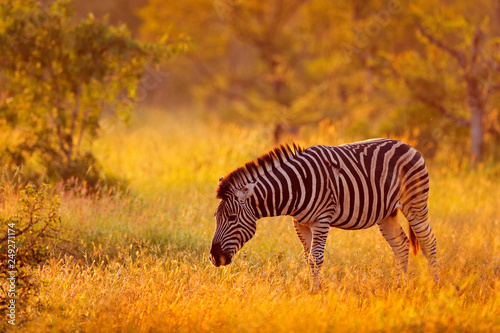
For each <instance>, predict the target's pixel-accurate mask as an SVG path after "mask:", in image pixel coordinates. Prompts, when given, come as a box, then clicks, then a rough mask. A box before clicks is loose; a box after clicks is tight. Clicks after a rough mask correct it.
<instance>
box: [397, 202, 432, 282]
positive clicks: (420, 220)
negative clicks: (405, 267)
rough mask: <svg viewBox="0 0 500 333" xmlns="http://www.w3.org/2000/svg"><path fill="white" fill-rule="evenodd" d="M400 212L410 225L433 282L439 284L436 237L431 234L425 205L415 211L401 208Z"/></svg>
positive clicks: (414, 209)
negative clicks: (429, 268)
mask: <svg viewBox="0 0 500 333" xmlns="http://www.w3.org/2000/svg"><path fill="white" fill-rule="evenodd" d="M402 212H403V214H404V215H405V217H406V219H407V220H408V223H409V224H410V229H411V230H410V233H412V232H413V233H414V236H416V239H417V240H418V243H419V245H420V249H421V250H422V253H423V254H424V256H425V257H426V258H427V260H428V261H429V266H430V267H431V269H432V271H433V275H434V281H435V282H436V283H438V282H439V277H438V273H437V267H436V266H437V264H436V243H437V241H436V236H434V233H433V232H432V228H431V226H430V224H429V218H428V211H427V205H425V206H423V207H421V208H420V209H416V208H414V207H410V208H409V209H405V207H403V208H402Z"/></svg>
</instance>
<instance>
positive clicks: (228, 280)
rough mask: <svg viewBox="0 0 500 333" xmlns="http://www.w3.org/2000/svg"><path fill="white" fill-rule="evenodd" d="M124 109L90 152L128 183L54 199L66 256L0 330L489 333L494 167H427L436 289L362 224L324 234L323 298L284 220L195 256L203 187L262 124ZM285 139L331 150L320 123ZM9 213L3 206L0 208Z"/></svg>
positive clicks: (208, 219)
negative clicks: (229, 256)
mask: <svg viewBox="0 0 500 333" xmlns="http://www.w3.org/2000/svg"><path fill="white" fill-rule="evenodd" d="M139 116H140V118H139ZM139 116H137V119H135V120H134V121H133V125H132V127H130V128H122V127H119V126H118V127H111V126H110V127H108V128H105V131H104V136H103V137H102V139H101V140H100V141H99V142H97V143H96V147H95V150H96V153H97V155H98V156H99V158H100V160H101V161H103V163H104V166H105V169H106V171H107V172H109V173H111V174H114V175H116V176H119V177H123V178H125V179H126V180H127V182H128V184H129V193H124V194H122V195H119V196H107V195H104V196H102V197H101V198H99V199H96V198H92V197H84V196H81V195H79V193H77V192H74V193H66V194H64V195H63V196H62V201H63V207H62V210H61V214H62V221H63V224H64V227H65V228H66V229H67V230H68V233H67V237H70V238H71V240H72V242H73V245H72V250H73V251H75V252H76V253H77V254H78V256H79V257H80V260H76V259H74V258H72V257H70V256H66V257H59V258H53V259H50V260H48V261H47V263H45V264H44V265H42V266H40V267H33V268H32V274H33V277H35V278H36V280H38V281H39V282H40V286H39V288H40V289H39V293H38V295H37V298H36V300H34V301H33V302H31V303H30V304H26V305H25V307H24V308H22V309H21V310H20V311H21V312H20V319H29V320H28V321H25V322H24V323H23V324H22V325H21V326H16V327H15V328H12V327H8V328H9V329H10V330H12V331H15V332H72V331H80V332H117V331H118V332H136V331H138V332H176V331H178V332H205V331H209V332H212V331H220V332H232V331H243V332H304V331H310V332H313V331H319V332H332V331H335V332H338V331H345V332H370V331H377V332H380V331H384V332H424V331H425V332H427V331H438V332H456V331H465V332H472V331H474V332H476V331H484V332H494V331H499V330H500V319H499V318H500V296H498V294H499V290H500V262H499V258H500V256H499V253H500V249H499V245H500V244H499V242H500V239H499V238H500V236H499V235H500V232H499V227H500V217H499V216H500V207H499V199H498V198H500V187H499V186H498V180H499V178H498V176H495V174H496V172H492V171H490V170H489V169H487V168H483V169H480V170H478V171H474V172H468V171H465V170H462V169H460V168H456V167H453V168H451V167H450V168H448V166H447V165H432V164H431V165H430V174H431V194H430V216H431V225H432V227H433V229H434V232H435V234H436V237H437V239H438V266H439V273H440V277H441V283H440V285H439V286H435V285H434V283H433V282H432V276H431V274H430V273H429V271H428V269H427V264H426V261H425V258H423V256H422V255H419V256H418V257H417V258H410V267H409V274H408V276H407V277H405V278H398V277H397V274H396V272H395V264H394V258H393V255H392V252H391V250H390V247H389V245H388V244H387V243H386V242H385V240H384V239H383V237H382V236H381V234H380V232H379V231H378V230H377V229H376V228H372V229H368V230H363V231H342V230H338V229H331V231H330V235H329V239H328V242H327V247H326V254H325V265H324V269H323V271H322V284H323V289H322V290H321V291H320V292H319V293H316V294H310V293H309V274H308V268H307V267H306V264H305V262H304V260H303V254H302V246H301V244H300V242H299V240H298V238H297V236H296V235H295V232H294V230H293V226H292V223H291V221H290V219H289V218H286V217H281V218H273V219H266V220H263V221H260V222H259V223H258V230H257V233H256V235H255V237H254V238H253V239H252V240H251V241H250V242H249V243H247V244H246V245H245V247H244V248H243V249H242V250H241V251H240V253H238V254H237V255H236V257H235V259H234V262H233V263H232V264H231V265H229V266H226V267H222V268H215V267H214V266H212V265H211V263H210V262H209V261H208V259H207V256H208V251H209V248H210V243H211V239H212V235H213V232H214V230H215V222H214V218H213V212H214V210H215V208H216V206H217V203H218V201H217V200H216V199H214V195H215V187H216V182H217V179H218V178H219V176H220V175H224V174H226V173H228V172H230V171H231V170H233V169H234V168H236V167H238V166H240V165H241V164H243V163H244V162H246V161H249V160H251V159H254V158H255V157H256V156H258V155H260V154H262V153H263V152H265V151H266V150H268V149H270V148H272V143H271V142H270V137H271V136H270V133H271V131H270V130H269V129H266V128H260V129H254V130H250V129H245V128H240V127H238V126H236V125H228V124H223V123H218V122H216V121H206V122H202V121H200V120H196V119H188V118H186V117H183V116H178V115H177V116H173V115H166V114H160V113H143V114H140V115H139ZM296 140H298V141H299V142H301V143H304V144H305V145H310V144H313V143H321V144H332V145H334V144H340V143H342V141H341V140H342V139H341V138H339V137H338V136H337V135H336V131H335V128H334V127H333V126H328V125H323V127H322V128H321V129H320V130H319V131H318V132H316V133H305V134H303V135H301V136H299V137H298V138H296ZM451 158H452V157H450V159H451ZM449 165H456V164H453V163H452V162H450V164H449ZM12 205H14V198H10V199H8V200H7V203H6V204H5V205H4V208H3V209H4V210H8V209H10V208H9V207H11V206H12ZM400 221H401V222H404V219H403V218H402V217H400ZM403 224H404V223H403ZM2 325H3V327H5V326H6V324H5V321H4V322H3V323H2Z"/></svg>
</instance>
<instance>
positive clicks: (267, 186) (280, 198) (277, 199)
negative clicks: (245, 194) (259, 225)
mask: <svg viewBox="0 0 500 333" xmlns="http://www.w3.org/2000/svg"><path fill="white" fill-rule="evenodd" d="M270 177H271V175H269V177H266V179H259V180H258V181H257V182H256V184H257V186H256V187H255V193H254V196H253V198H252V201H251V203H252V205H251V206H252V208H253V211H254V214H255V216H256V217H257V218H262V217H273V216H282V215H291V213H292V212H293V210H294V206H295V205H296V204H297V200H295V195H294V192H293V191H290V190H289V187H288V185H287V183H286V182H284V183H281V182H279V181H277V179H278V178H273V180H272V181H270Z"/></svg>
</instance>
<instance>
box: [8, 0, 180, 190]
mask: <svg viewBox="0 0 500 333" xmlns="http://www.w3.org/2000/svg"><path fill="white" fill-rule="evenodd" d="M0 18H1V19H0V73H1V74H2V75H3V77H2V81H1V83H2V88H1V95H0V97H1V98H0V127H1V128H2V129H1V130H2V132H3V135H5V136H8V137H9V138H8V139H7V140H3V141H2V142H3V143H4V145H5V146H4V147H2V149H1V155H0V156H1V157H2V161H3V165H7V166H10V167H11V169H15V168H17V167H19V166H27V165H28V166H29V165H31V166H32V167H31V168H29V167H28V170H26V172H25V173H24V176H25V177H27V178H31V179H39V178H40V177H42V178H47V180H51V181H57V180H68V179H70V178H72V177H75V178H79V179H81V180H85V181H86V182H87V183H89V184H90V185H92V186H93V185H95V184H96V183H97V182H98V181H100V180H103V178H105V175H103V174H102V171H101V170H100V167H99V163H98V162H97V161H96V159H95V157H94V155H93V154H92V142H93V140H94V139H95V138H96V136H97V134H98V130H99V121H100V119H101V117H102V116H103V114H104V113H105V111H107V112H108V113H110V114H114V115H117V116H118V117H121V118H124V117H126V116H127V114H128V113H129V112H130V111H131V109H132V107H133V106H134V105H133V103H132V102H133V100H134V98H135V96H136V91H137V85H138V83H139V82H140V80H141V78H142V76H143V73H144V69H145V66H146V64H148V63H150V62H158V61H159V60H160V58H161V57H168V56H171V55H173V54H175V53H178V52H179V51H180V50H181V49H182V48H183V47H184V45H181V46H180V47H179V45H175V46H173V45H160V44H153V43H143V42H140V41H138V40H136V39H134V38H132V37H131V35H130V33H129V31H128V29H127V28H126V27H125V26H124V25H121V26H118V27H114V26H111V25H109V24H108V22H107V20H106V19H102V20H101V19H95V18H94V16H93V15H92V14H90V15H88V16H87V18H85V19H82V20H79V21H76V20H74V18H73V10H72V6H71V3H70V1H67V0H56V1H54V2H51V3H41V2H37V1H35V0H8V1H5V2H3V3H2V4H1V5H0ZM8 171H9V170H8ZM10 171H12V170H10Z"/></svg>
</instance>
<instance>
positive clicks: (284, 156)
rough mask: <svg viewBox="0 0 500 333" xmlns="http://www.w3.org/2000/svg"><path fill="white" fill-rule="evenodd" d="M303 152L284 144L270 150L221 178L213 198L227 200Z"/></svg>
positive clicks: (299, 148) (295, 146) (298, 147)
mask: <svg viewBox="0 0 500 333" xmlns="http://www.w3.org/2000/svg"><path fill="white" fill-rule="evenodd" d="M303 151H304V149H303V148H302V147H300V146H298V145H296V144H295V143H294V144H293V145H292V147H290V146H289V145H288V144H286V145H280V146H278V147H276V148H274V149H272V150H270V151H269V152H267V153H266V154H264V155H262V156H260V157H258V158H257V161H250V162H248V163H246V164H245V165H244V166H242V167H240V168H238V169H236V170H234V171H233V172H231V173H230V174H229V175H227V176H226V177H224V178H222V179H221V180H220V181H219V186H218V187H217V194H216V196H215V197H216V198H218V199H225V198H227V197H228V196H229V195H230V193H232V192H233V191H234V190H235V189H239V188H241V187H243V186H245V185H246V184H248V183H251V182H254V181H256V180H257V178H258V177H259V176H261V175H264V174H266V173H269V172H270V171H272V170H274V169H275V168H277V167H278V166H280V165H281V163H284V162H286V161H289V160H291V159H293V158H294V157H295V156H297V155H298V154H300V153H301V152H303Z"/></svg>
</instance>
